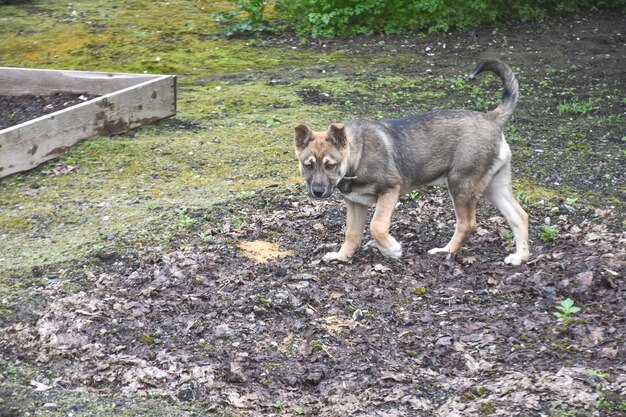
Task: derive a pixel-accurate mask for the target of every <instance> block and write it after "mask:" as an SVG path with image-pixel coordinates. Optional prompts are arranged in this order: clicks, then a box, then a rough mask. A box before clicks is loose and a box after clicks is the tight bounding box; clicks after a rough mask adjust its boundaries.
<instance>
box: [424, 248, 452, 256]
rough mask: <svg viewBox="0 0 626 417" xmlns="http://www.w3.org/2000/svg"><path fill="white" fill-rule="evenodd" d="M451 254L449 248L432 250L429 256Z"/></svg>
mask: <svg viewBox="0 0 626 417" xmlns="http://www.w3.org/2000/svg"><path fill="white" fill-rule="evenodd" d="M442 252H443V253H450V251H449V250H448V248H432V249H431V250H429V251H428V254H429V255H434V254H436V253H442Z"/></svg>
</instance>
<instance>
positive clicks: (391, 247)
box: [370, 187, 402, 259]
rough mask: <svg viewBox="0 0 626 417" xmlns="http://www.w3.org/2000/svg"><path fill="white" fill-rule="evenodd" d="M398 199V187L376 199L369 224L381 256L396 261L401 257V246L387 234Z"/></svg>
mask: <svg viewBox="0 0 626 417" xmlns="http://www.w3.org/2000/svg"><path fill="white" fill-rule="evenodd" d="M399 198H400V187H395V188H392V189H391V190H389V191H387V192H386V193H384V194H382V195H381V196H380V197H378V201H377V202H376V211H375V212H374V217H373V218H372V223H371V224H370V230H371V231H372V237H373V238H374V241H376V245H377V246H378V249H380V251H381V252H382V254H383V255H385V256H389V257H390V258H394V259H397V258H399V257H400V256H402V245H400V243H398V241H397V240H395V239H394V238H393V236H391V235H390V234H389V227H390V226H391V215H392V214H393V210H394V209H395V208H396V203H397V202H398V199H399Z"/></svg>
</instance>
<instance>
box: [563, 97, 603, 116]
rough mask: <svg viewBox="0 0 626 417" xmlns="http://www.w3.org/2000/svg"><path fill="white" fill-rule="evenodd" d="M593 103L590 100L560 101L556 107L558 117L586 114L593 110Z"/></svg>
mask: <svg viewBox="0 0 626 417" xmlns="http://www.w3.org/2000/svg"><path fill="white" fill-rule="evenodd" d="M593 104H594V103H593V101H592V100H591V99H589V100H587V101H586V102H584V101H577V100H574V101H570V102H567V101H562V102H560V103H559V104H558V105H557V106H556V110H557V111H558V112H559V115H561V116H562V115H564V114H570V113H573V114H587V113H589V112H590V111H591V110H592V109H593Z"/></svg>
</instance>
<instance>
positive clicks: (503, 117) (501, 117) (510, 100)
mask: <svg viewBox="0 0 626 417" xmlns="http://www.w3.org/2000/svg"><path fill="white" fill-rule="evenodd" d="M483 71H491V72H493V73H495V74H497V75H498V76H499V77H500V78H501V79H502V82H503V83H504V94H503V95H502V103H501V104H500V105H499V106H498V107H497V108H496V109H494V110H492V111H490V112H489V113H488V114H490V115H493V117H494V118H495V119H496V121H497V123H498V124H499V125H500V126H504V125H505V124H506V122H508V120H509V119H510V118H511V115H512V114H513V109H515V105H516V104H517V98H518V96H519V85H518V84H517V80H516V79H515V74H513V71H512V70H511V68H510V67H509V66H508V65H507V64H505V63H504V62H502V61H500V60H499V59H496V58H490V59H486V60H484V61H482V62H480V63H479V64H478V65H476V68H474V71H472V73H471V74H470V76H469V78H470V80H471V79H474V77H476V76H477V75H478V74H480V73H481V72H483Z"/></svg>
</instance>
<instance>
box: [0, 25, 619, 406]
mask: <svg viewBox="0 0 626 417" xmlns="http://www.w3.org/2000/svg"><path fill="white" fill-rule="evenodd" d="M594 19H595V20H594ZM594 19H591V20H586V19H578V18H571V17H569V18H567V19H566V18H563V19H553V20H549V21H546V22H542V23H537V24H524V25H522V24H511V25H510V26H507V27H505V28H504V29H503V31H505V33H506V34H507V36H508V37H509V38H510V39H513V38H516V37H525V38H526V39H528V40H529V42H528V44H529V48H530V49H529V50H525V51H519V54H520V57H519V58H518V59H519V60H520V62H523V64H520V66H521V67H522V68H521V70H522V71H523V72H525V74H526V75H527V76H526V77H525V79H526V80H527V83H528V85H530V86H532V87H533V88H535V90H531V91H538V89H539V88H544V89H545V88H547V87H545V85H544V87H541V82H542V81H545V80H544V79H543V78H541V77H539V78H537V79H533V78H532V77H531V75H532V74H534V72H533V71H534V70H535V68H536V67H537V66H539V65H542V66H546V65H551V66H553V67H554V69H555V71H556V72H555V74H554V78H553V79H551V80H550V83H551V86H552V87H550V89H551V91H554V89H556V88H559V89H560V88H563V89H566V88H568V87H571V83H573V82H574V81H575V82H580V80H586V81H587V82H588V85H589V86H590V89H592V88H597V87H598V85H600V84H601V83H602V82H603V80H608V81H607V82H608V83H612V84H611V85H610V86H609V87H610V88H611V89H616V90H617V91H620V89H621V88H622V87H623V79H622V78H623V66H621V64H623V55H624V52H623V51H624V44H623V43H624V35H623V32H621V31H619V30H618V31H615V30H612V31H610V34H606V33H607V31H608V30H609V28H613V27H615V26H616V25H618V26H620V27H622V28H623V25H624V21H623V19H621V17H619V16H618V17H614V16H610V15H608V14H601V15H598V16H595V18H594ZM595 28H600V33H597V32H594V30H596V29H595ZM618 29H619V28H618ZM573 34H574V35H573ZM594 34H595V35H594ZM576 35H577V36H578V38H579V39H577V38H576ZM494 36H495V35H494V32H493V30H492V29H490V30H487V29H479V30H472V31H467V32H464V33H457V34H454V35H442V36H440V37H434V36H433V37H429V38H427V39H426V40H425V41H423V42H420V43H418V42H414V43H407V39H410V38H409V37H371V38H348V39H341V40H335V41H330V42H324V43H322V42H312V43H311V44H310V45H308V47H309V48H313V49H323V48H329V49H331V50H340V49H341V50H344V51H347V52H346V53H349V54H362V53H367V54H370V55H371V56H372V57H373V58H374V57H375V56H376V55H377V54H393V53H394V52H393V51H394V50H395V51H397V50H399V49H401V48H413V49H414V51H415V52H416V54H419V55H420V56H421V57H428V56H429V54H431V53H433V52H436V51H443V50H446V48H447V50H450V49H452V48H454V50H455V51H456V53H455V54H454V56H447V57H446V58H445V59H444V58H442V59H441V60H437V59H435V60H433V62H434V63H438V64H437V65H440V67H439V68H438V69H439V70H441V71H445V70H446V68H448V69H450V68H452V67H454V63H453V62H454V61H455V60H456V61H457V63H459V62H468V61H473V60H475V58H476V57H475V53H474V52H473V51H472V49H471V48H472V45H476V44H481V45H487V44H489V45H491V44H490V42H492V41H493V38H494ZM533 39H534V40H533ZM275 42H276V43H278V44H281V43H282V42H284V44H285V45H289V46H285V47H291V45H292V44H293V42H292V41H291V40H290V39H288V38H287V39H282V40H281V39H278V40H275ZM578 42H581V43H583V44H584V45H579V44H578ZM515 43H516V44H517V43H518V42H515ZM577 50H579V51H585V53H587V55H586V58H585V59H579V60H578V61H577V62H579V65H581V66H580V67H578V68H577V69H574V70H572V69H571V62H570V61H569V59H570V58H571V56H570V55H569V54H574V52H573V51H577ZM525 55H526V58H527V60H525V61H524V56H525ZM607 55H609V56H610V57H611V58H614V57H615V56H617V58H615V60H609V59H608V58H606V56H607ZM559 56H561V57H562V58H563V59H560V60H558V59H556V58H557V57H559ZM579 58H580V57H579ZM425 59H429V58H425ZM580 62H582V64H580ZM422 70H423V68H422V69H420V71H422ZM417 71H418V70H417V69H416V67H414V66H412V65H408V64H398V67H397V68H393V72H394V73H400V74H413V75H415V74H416V72H417ZM450 71H452V70H450ZM454 71H456V72H457V73H458V72H460V71H462V70H459V69H456V67H455V69H454ZM561 71H563V72H561ZM570 71H573V74H574V75H572V72H570ZM581 74H582V75H581ZM286 76H287V75H285V77H286ZM368 76H370V75H366V76H362V75H359V74H357V73H355V74H354V78H355V79H361V80H363V79H365V81H372V82H371V84H372V89H373V90H374V89H375V87H374V84H375V82H374V81H375V80H368V79H367V78H366V77H368ZM359 77H360V78H359ZM272 78H274V79H276V77H275V76H272ZM232 82H233V83H234V82H235V81H234V80H233V81H232ZM285 82H287V83H288V82H289V81H288V80H282V78H281V84H284V83H285ZM568 83H570V84H568ZM448 84H449V83H448ZM554 85H557V87H554ZM268 87H271V85H269V84H268ZM578 87H579V88H583V87H580V86H578ZM385 88H386V86H385ZM607 88H608V87H607ZM383 89H384V88H380V89H379V90H376V91H373V92H372V93H371V95H370V96H356V95H352V96H344V97H339V96H336V95H333V94H329V93H326V92H323V91H318V90H316V89H313V88H311V89H302V90H299V91H298V92H297V94H298V96H299V97H300V98H301V99H302V100H303V102H304V103H307V104H315V105H327V104H329V103H336V102H344V101H345V100H346V99H347V98H351V101H352V102H353V103H354V104H355V106H359V107H358V108H357V109H356V110H361V111H365V112H366V113H368V114H371V113H372V108H370V107H373V106H375V105H376V106H378V108H377V109H381V110H384V111H385V114H390V115H392V116H393V115H394V114H393V112H400V111H401V106H397V107H394V106H393V105H388V106H384V105H381V104H380V103H379V102H376V100H375V96H376V94H379V93H381V92H382V90H383ZM583 89H584V88H583ZM611 91H612V90H611ZM622 91H623V90H622ZM537 97H539V98H536V100H535V101H534V100H533V97H532V95H531V96H530V97H529V98H528V99H527V102H526V103H527V104H525V105H521V108H520V112H519V114H518V115H517V116H516V117H517V119H516V123H518V125H519V126H521V130H522V133H523V128H524V126H525V125H530V124H531V122H532V123H541V122H540V121H543V123H545V125H546V126H545V128H546V130H547V129H549V128H552V127H553V126H551V124H557V122H558V121H560V120H562V119H558V118H557V116H555V115H554V114H553V113H550V111H551V110H549V109H547V107H546V106H544V103H542V102H541V100H542V98H541V97H543V96H542V95H537ZM566 98H567V99H571V97H570V96H567V97H566ZM611 103H617V104H616V109H614V108H611V109H608V110H607V109H606V108H604V107H603V106H601V105H598V106H596V108H594V109H592V110H591V116H593V117H596V116H597V117H603V116H606V115H607V114H609V113H610V114H613V115H614V114H616V113H617V114H618V119H616V120H617V121H614V124H613V125H611V124H610V123H607V124H603V125H602V126H600V125H598V126H597V128H598V129H599V131H596V132H595V133H594V135H590V134H587V132H583V133H582V134H581V136H580V137H576V140H577V141H578V143H581V144H583V145H585V146H587V145H589V144H590V143H592V144H593V145H594V147H595V148H598V147H599V148H603V149H605V148H609V147H610V146H613V148H610V149H611V150H613V149H618V150H619V146H618V145H619V144H618V143H617V142H616V140H615V137H616V136H615V135H614V134H613V133H614V131H616V130H619V129H620V126H623V121H622V120H623V119H619V115H622V116H623V112H624V102H623V100H621V101H617V102H614V101H613V102H611ZM444 104H445V103H444ZM474 104H475V103H471V105H472V106H473V105H474ZM417 105H418V103H417V104H416V103H409V105H406V104H405V105H404V106H403V108H404V110H402V111H405V110H406V109H407V108H411V107H413V106H417ZM368 106H369V107H368ZM524 106H526V107H524ZM0 113H2V112H0ZM591 116H589V115H586V116H583V115H574V114H573V115H572V117H571V120H570V121H569V122H571V123H576V119H577V118H583V117H591ZM172 120H174V119H172ZM602 120H604V119H602ZM618 123H621V124H618ZM165 128H166V130H168V131H169V130H172V131H176V130H177V129H179V128H180V129H183V128H185V129H189V130H192V131H196V130H198V129H199V125H197V124H195V123H193V122H182V121H181V122H174V121H170V122H167V124H166V125H165ZM594 129H595V127H594ZM573 130H575V129H573ZM620 134H621V133H620ZM522 136H523V135H522ZM598 137H599V138H605V139H602V140H601V143H599V144H598V143H594V141H595V140H596V138H598ZM511 146H512V148H513V149H514V151H513V152H514V154H515V155H522V156H523V157H522V158H518V159H517V160H518V161H519V160H521V161H522V162H521V163H518V164H516V165H515V167H516V178H531V179H533V180H535V181H537V182H538V183H541V184H554V183H555V182H559V183H561V184H566V185H572V186H576V187H579V188H580V189H583V190H595V191H598V192H599V193H600V194H604V195H610V196H612V197H613V198H615V200H616V201H621V205H619V204H617V205H616V207H615V206H612V205H611V204H607V205H605V206H602V207H599V208H594V207H592V206H591V205H587V204H586V202H585V201H580V202H576V201H569V202H567V203H565V202H563V203H562V204H561V203H557V204H551V203H548V202H546V201H533V202H529V203H527V204H525V205H526V207H527V208H528V211H529V212H531V214H532V215H531V226H530V228H531V233H530V234H531V236H535V237H537V236H541V238H535V239H534V241H533V242H532V258H531V260H530V262H528V263H527V264H525V265H522V266H520V267H511V266H507V265H505V264H504V263H503V259H504V258H505V257H506V255H507V254H508V253H510V251H511V250H512V248H511V247H510V239H509V237H508V235H507V231H508V226H507V225H506V223H505V222H504V220H503V219H502V218H501V217H499V216H498V214H497V213H496V212H495V211H494V210H493V209H492V208H490V207H489V206H487V205H481V207H480V210H479V218H478V223H479V229H478V231H477V233H476V234H475V235H474V236H473V237H472V239H471V240H470V242H468V243H467V244H466V246H465V247H464V249H463V251H462V252H461V253H460V254H459V255H457V256H444V255H440V256H430V255H427V252H428V250H429V249H431V248H433V247H441V246H443V245H445V243H446V242H447V240H448V239H449V238H450V236H451V234H452V231H453V229H454V222H455V219H454V214H453V211H452V209H451V203H450V201H449V198H448V196H447V192H446V191H445V189H442V188H433V189H429V190H426V191H423V192H421V193H419V194H415V195H412V197H411V198H408V197H407V198H406V199H404V200H403V201H402V202H401V204H400V205H399V206H398V208H397V211H396V213H395V214H394V218H393V224H392V229H391V232H392V234H393V235H394V236H396V238H397V239H398V240H399V241H400V242H401V243H402V244H403V250H404V255H403V257H402V259H400V260H398V261H393V260H389V259H386V258H384V257H382V255H381V254H380V253H379V252H378V250H377V249H376V248H375V246H374V245H372V244H371V243H367V242H369V240H370V236H369V235H366V237H365V240H364V242H365V243H366V244H365V245H364V246H363V247H362V248H361V249H360V250H359V252H357V254H356V255H355V257H354V259H353V260H352V261H351V262H349V263H346V264H337V263H331V264H324V263H321V262H320V258H321V257H322V256H323V254H324V253H326V252H328V251H333V250H337V249H338V247H339V244H340V242H341V240H342V233H343V228H344V222H345V208H344V206H343V203H342V202H341V201H340V200H339V198H337V197H333V198H331V199H330V200H327V201H313V200H310V199H308V198H307V197H306V195H305V191H304V189H303V187H301V186H295V187H280V188H273V189H265V190H258V191H257V192H256V193H255V195H254V196H252V197H250V198H247V199H242V200H236V201H233V202H231V203H229V204H222V205H216V206H213V207H210V208H206V209H194V210H189V211H185V212H184V213H182V214H180V219H179V220H180V224H179V228H180V232H179V235H178V236H177V237H176V239H174V242H176V243H175V244H174V246H173V247H169V248H167V249H160V250H154V251H153V253H151V254H149V255H147V256H146V255H141V256H140V255H138V252H137V251H135V250H132V249H131V250H128V251H107V250H102V251H100V252H98V253H97V256H96V257H95V259H94V260H93V261H92V262H87V263H84V264H80V265H71V266H69V267H67V268H63V269H60V270H59V271H55V272H54V273H44V272H42V271H39V270H33V271H32V272H33V275H34V276H41V275H42V274H44V275H45V276H43V277H41V278H42V279H41V282H40V283H38V284H35V285H33V286H32V288H31V289H30V294H31V296H32V300H33V302H32V303H24V304H23V305H22V306H21V307H20V309H19V311H16V312H14V313H12V314H10V315H4V316H0V320H1V321H0V324H1V326H0V345H2V357H3V359H4V360H5V361H7V362H6V363H10V364H18V365H20V366H23V367H30V368H31V369H34V370H35V371H33V373H32V376H30V377H29V381H28V383H27V384H26V387H24V384H22V385H19V384H9V382H10V381H13V379H15V378H16V376H15V374H16V373H17V371H15V369H14V368H11V367H9V366H8V365H6V363H0V365H1V366H0V382H3V381H5V382H6V384H2V385H0V398H2V399H3V402H0V415H2V412H4V413H5V414H7V415H23V414H24V411H25V410H28V411H29V412H31V413H33V414H34V413H36V412H39V411H41V409H42V408H45V407H44V406H45V404H54V407H53V408H54V409H58V415H65V414H74V413H80V411H81V408H80V407H81V405H80V404H81V402H80V401H78V400H77V401H75V402H72V403H70V404H71V405H70V406H69V407H68V408H67V409H64V408H63V407H64V406H65V405H64V404H66V403H65V402H64V401H65V398H66V397H67V396H68V393H69V392H72V393H76V392H77V391H78V390H80V392H82V391H87V392H91V393H97V394H98V395H100V396H104V397H106V398H111V401H110V402H111V403H114V406H113V408H110V409H107V410H109V411H110V414H98V415H111V414H115V413H122V412H123V411H124V410H126V409H128V408H129V407H130V404H132V403H133V401H134V400H133V399H137V398H139V399H155V398H158V399H161V400H162V401H163V402H164V403H167V404H170V405H174V406H176V407H178V408H177V409H178V410H179V412H178V413H176V414H173V415H189V416H196V415H198V416H199V415H203V416H204V415H207V414H208V415H224V416H226V415H228V416H233V415H235V416H292V415H307V416H347V415H350V416H362V417H365V416H381V417H382V416H385V417H393V416H483V415H492V416H512V415H516V416H538V415H545V416H553V417H554V416H583V415H584V416H588V415H592V416H618V415H623V412H624V410H625V409H626V365H625V364H626V305H625V304H624V299H625V294H624V288H625V283H624V275H625V274H626V249H625V247H626V232H625V231H624V227H623V211H620V210H622V209H623V201H622V200H620V198H621V194H620V192H621V191H620V188H619V187H620V184H623V182H622V180H623V179H624V171H623V165H622V169H619V164H620V163H622V162H623V160H624V158H623V157H622V159H621V160H620V159H617V158H616V159H615V160H613V159H611V158H608V157H607V156H606V155H605V154H603V153H599V152H598V153H590V154H589V155H588V157H587V158H586V159H584V160H582V161H580V160H568V159H567V156H568V154H567V150H568V148H569V147H570V146H569V145H568V142H567V141H566V140H560V139H559V140H555V141H553V142H548V143H546V139H545V137H540V136H538V137H528V138H526V137H524V140H523V141H522V140H520V141H519V142H516V141H514V140H513V141H511ZM537 149H540V150H541V152H538V151H536V150H537ZM547 155H549V157H550V158H555V159H558V158H563V159H558V160H560V161H564V162H562V163H560V164H551V165H549V166H546V165H543V164H542V162H541V159H542V158H544V159H545V158H546V157H547ZM294 163H295V162H294ZM611 164H612V165H611ZM609 165H610V166H609ZM607 166H609V168H610V171H609V172H611V173H612V176H611V178H606V175H605V173H606V172H607V171H605V170H606V169H608V168H606V167H607ZM616 166H617V168H616ZM616 190H617V191H616ZM621 190H623V188H622V189H621ZM547 224H550V226H551V228H552V229H547V230H554V234H553V235H551V234H550V233H548V232H547V231H546V232H544V233H542V230H546V226H547ZM138 246H139V244H138ZM77 288H78V290H77ZM568 299H571V300H573V302H574V306H575V307H578V308H579V309H580V310H578V311H574V310H575V309H573V310H572V312H571V314H569V315H567V314H566V315H565V317H563V315H561V317H557V316H556V315H555V313H559V309H558V307H559V306H561V307H562V308H564V307H563V306H567V305H568V304H567V301H566V300H568ZM42 300H43V301H42ZM12 378H13V379H12ZM28 384H30V386H29V385H28ZM15 398H29V399H32V404H35V405H25V403H24V402H21V401H19V400H15ZM2 408H3V409H2ZM113 409H115V413H114V412H113V411H111V410H113ZM5 410H6V411H5ZM44 412H45V410H44ZM77 415H78V414H77ZM85 415H90V414H87V413H86V414H85ZM133 415H155V414H153V413H150V412H146V413H145V414H142V413H141V412H136V413H133Z"/></svg>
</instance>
